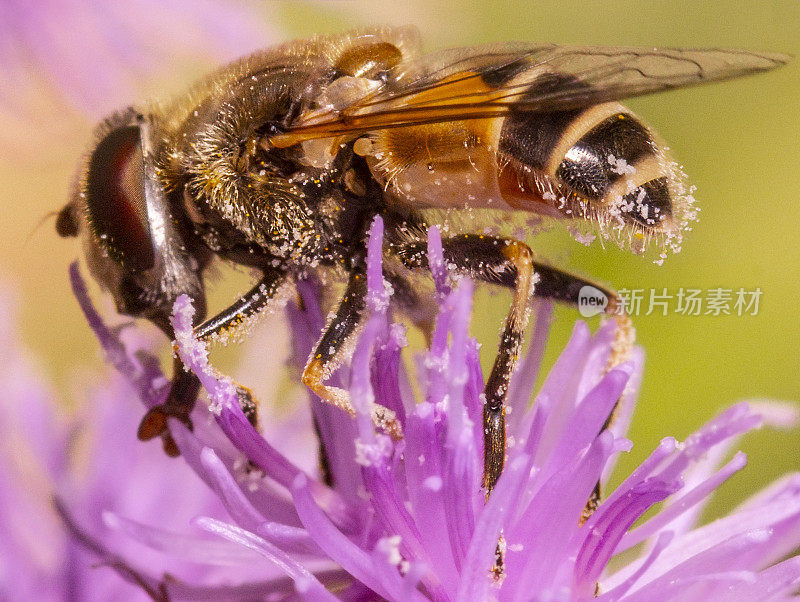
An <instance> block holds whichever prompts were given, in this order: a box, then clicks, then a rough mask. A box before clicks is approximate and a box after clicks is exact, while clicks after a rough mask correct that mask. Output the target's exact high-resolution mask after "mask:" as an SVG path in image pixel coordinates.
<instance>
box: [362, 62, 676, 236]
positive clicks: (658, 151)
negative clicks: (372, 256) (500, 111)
mask: <svg viewBox="0 0 800 602" xmlns="http://www.w3.org/2000/svg"><path fill="white" fill-rule="evenodd" d="M512 77H513V78H514V79H513V80H512V81H511V85H512V87H513V88H515V89H522V90H523V92H521V93H517V96H516V97H515V98H520V99H522V98H525V97H526V96H530V97H532V98H537V97H541V96H543V95H546V94H547V93H549V91H551V90H552V91H553V92H556V93H557V92H558V90H560V89H561V87H563V82H564V78H565V76H561V75H558V74H553V73H542V72H539V73H538V74H532V73H531V72H530V71H528V72H523V73H519V74H512ZM515 80H519V81H515ZM485 85H486V87H487V88H489V89H491V86H492V85H505V86H508V85H509V82H499V83H497V82H486V83H485ZM574 85H575V84H574V82H573V86H574ZM512 100H513V99H512ZM374 142H375V145H374V146H375V150H376V156H377V157H378V158H379V161H378V162H377V163H376V165H375V167H374V169H375V171H376V172H377V173H376V175H378V176H379V177H380V178H382V179H383V180H384V181H386V183H387V185H388V186H390V187H391V188H392V189H393V190H394V191H395V193H396V194H397V196H399V197H400V198H401V199H402V200H404V201H405V202H407V203H408V204H410V205H412V206H416V207H446V208H459V207H465V206H468V207H490V208H497V209H517V210H525V211H535V212H540V213H546V214H550V215H555V216H559V217H565V218H583V219H587V220H592V221H595V222H598V223H599V224H600V225H601V226H602V227H606V226H607V227H608V229H610V230H613V229H616V230H617V231H618V232H620V233H622V234H623V235H626V236H631V237H636V238H645V237H649V235H652V234H659V233H666V234H667V235H669V236H672V235H674V234H678V233H679V230H680V228H681V227H682V225H684V224H685V222H686V214H687V213H688V211H686V202H687V201H686V199H687V198H688V195H686V193H685V189H684V185H683V182H682V181H681V177H682V174H680V171H679V170H678V169H677V167H676V166H675V165H674V164H673V163H671V162H670V161H669V160H668V159H667V158H666V157H665V154H664V151H663V150H662V148H661V147H660V146H659V144H658V143H657V142H656V141H655V139H654V137H653V134H652V132H651V131H650V130H649V129H648V128H647V127H646V126H645V125H643V124H642V122H641V121H640V120H639V119H638V118H637V117H636V116H635V115H633V114H632V113H631V112H630V111H629V110H628V109H626V108H625V107H624V106H623V105H621V104H619V103H616V102H608V103H602V104H598V105H594V106H590V107H586V108H576V109H573V110H565V111H555V112H531V111H514V110H513V109H512V111H511V112H510V113H509V114H508V115H506V116H503V117H497V118H492V119H477V120H465V121H453V122H449V123H443V124H434V125H424V126H414V127H406V128H397V129H388V130H384V131H382V132H378V133H377V134H376V135H375V137H374Z"/></svg>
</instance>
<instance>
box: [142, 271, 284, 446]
mask: <svg viewBox="0 0 800 602" xmlns="http://www.w3.org/2000/svg"><path fill="white" fill-rule="evenodd" d="M285 280H286V278H285V273H283V272H279V271H276V270H270V271H268V272H266V273H265V274H264V276H263V277H262V278H261V280H259V281H258V283H257V284H256V285H255V286H254V287H253V288H252V289H250V290H249V291H248V292H247V293H245V294H244V295H243V296H242V297H240V298H239V299H237V300H236V301H235V302H234V303H233V304H232V305H230V306H229V307H227V308H226V309H224V310H223V311H221V312H220V313H219V314H217V315H216V316H214V317H213V318H210V319H208V320H206V321H205V322H203V323H202V324H200V325H199V326H197V327H196V328H195V329H194V334H195V336H196V337H197V338H198V339H200V340H203V341H205V340H208V339H214V338H217V337H221V336H224V335H225V334H226V333H227V332H228V331H230V330H232V329H234V328H236V327H237V326H240V325H241V324H243V323H244V322H246V321H247V320H249V319H250V318H253V317H254V316H256V315H257V314H258V313H259V312H260V311H262V310H263V309H264V307H266V305H267V304H268V303H269V302H270V301H271V300H272V299H273V297H274V296H275V293H277V291H278V289H279V288H280V286H281V285H282V284H283V283H284V282H285ZM165 322H166V321H165ZM164 328H166V327H164ZM165 331H166V332H168V333H169V334H171V329H170V330H165ZM200 386H201V385H200V381H199V380H198V378H197V376H195V375H194V373H192V372H187V371H186V370H185V369H184V366H183V363H182V362H181V360H180V359H176V360H175V368H174V371H173V376H172V384H171V386H170V390H169V393H168V394H167V399H166V400H165V401H164V403H162V404H159V405H157V406H154V407H152V408H150V410H148V412H147V413H146V414H145V416H144V418H142V422H141V423H140V424H139V430H138V433H137V434H138V437H139V439H141V440H142V441H147V440H149V439H153V438H154V437H158V436H161V437H162V439H163V440H164V450H165V451H166V452H167V454H169V455H171V456H176V455H178V454H179V452H178V449H177V447H176V446H175V442H174V441H173V440H172V437H171V436H170V435H169V431H168V429H167V420H168V419H169V418H177V419H178V420H180V421H181V422H183V423H184V424H185V425H186V426H188V427H189V428H191V426H192V422H191V419H190V417H189V415H190V414H191V412H192V409H193V408H194V404H195V402H196V401H197V395H198V393H199V392H200ZM236 391H237V393H238V394H239V403H240V405H241V406H242V410H243V411H244V413H245V415H246V416H247V419H248V420H249V421H250V423H251V424H252V425H253V426H256V425H257V422H258V414H257V408H256V402H255V399H254V398H253V395H252V393H251V392H250V390H249V389H247V388H246V387H243V386H241V385H237V386H236Z"/></svg>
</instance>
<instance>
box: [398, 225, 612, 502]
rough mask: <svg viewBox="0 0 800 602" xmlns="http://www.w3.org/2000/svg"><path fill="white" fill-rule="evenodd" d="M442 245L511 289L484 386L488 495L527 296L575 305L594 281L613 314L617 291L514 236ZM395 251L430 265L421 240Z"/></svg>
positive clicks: (452, 258)
mask: <svg viewBox="0 0 800 602" xmlns="http://www.w3.org/2000/svg"><path fill="white" fill-rule="evenodd" d="M442 250H443V252H444V259H445V261H446V262H447V263H448V264H450V265H452V266H453V267H454V268H455V269H456V270H458V271H461V272H465V273H466V274H468V275H469V276H470V277H472V278H474V279H476V280H481V281H484V282H487V283H491V284H497V285H500V286H503V287H505V288H509V289H512V290H513V291H514V299H513V301H512V304H511V308H510V310H509V313H508V317H507V318H506V323H505V326H504V328H503V332H502V334H501V337H500V345H499V349H498V353H497V357H496V359H495V362H494V366H493V367H492V371H491V373H490V375H489V379H488V380H487V381H486V386H485V389H484V392H485V397H486V401H485V404H484V414H483V421H484V424H483V426H484V471H483V485H484V487H485V488H486V493H487V496H488V495H489V494H490V493H491V491H492V489H493V488H494V486H495V484H496V483H497V479H499V478H500V474H501V473H502V471H503V466H504V464H505V447H506V444H505V441H506V434H505V408H504V403H505V397H506V394H507V393H508V385H509V380H510V378H511V374H512V372H513V370H514V367H515V366H516V363H517V359H518V356H519V351H520V347H521V344H522V336H523V333H524V331H525V327H526V326H527V323H528V318H529V305H530V303H529V299H530V297H531V296H536V297H542V298H548V299H553V300H556V301H560V302H565V303H571V304H575V305H577V303H578V300H579V295H580V291H581V289H582V288H583V287H584V286H593V287H594V288H596V289H598V290H599V291H601V292H602V293H604V294H605V295H606V296H607V298H608V299H609V303H608V306H607V308H606V312H607V313H613V312H615V311H616V309H617V307H619V301H618V295H617V294H616V293H614V292H613V291H609V290H607V289H604V288H603V287H601V286H599V285H596V284H594V283H592V282H589V281H587V280H583V279H581V278H579V277H577V276H573V275H572V274H569V273H567V272H563V271H561V270H559V269H556V268H553V267H551V266H548V265H546V264H543V263H540V262H537V261H534V259H533V252H532V251H531V249H530V247H528V246H527V245H526V244H525V243H523V242H520V241H517V240H513V239H508V238H499V237H493V236H483V235H478V234H466V235H462V236H456V237H454V238H449V239H445V240H443V241H442ZM393 251H394V253H395V254H396V255H397V256H399V257H400V259H401V261H403V263H404V264H405V265H406V266H407V267H409V268H411V269H425V268H427V267H428V259H427V246H426V244H425V243H421V242H413V243H405V244H400V245H398V246H396V247H395V248H394V249H393ZM534 274H535V275H536V278H534ZM534 280H536V282H535V284H533V283H534ZM619 330H622V329H619ZM620 347H622V346H620Z"/></svg>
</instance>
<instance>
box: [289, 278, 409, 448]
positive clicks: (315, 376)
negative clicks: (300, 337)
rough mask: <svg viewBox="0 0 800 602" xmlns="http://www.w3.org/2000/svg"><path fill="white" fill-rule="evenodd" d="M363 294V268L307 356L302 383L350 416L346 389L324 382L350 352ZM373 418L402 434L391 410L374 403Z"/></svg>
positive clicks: (352, 411)
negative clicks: (313, 348)
mask: <svg viewBox="0 0 800 602" xmlns="http://www.w3.org/2000/svg"><path fill="white" fill-rule="evenodd" d="M366 295H367V277H366V272H365V271H364V270H363V269H361V270H356V271H354V272H353V273H352V274H351V275H350V280H349V282H348V283H347V289H346V291H345V294H344V297H342V300H341V303H340V304H339V308H338V309H337V310H336V313H335V314H334V316H333V318H332V320H331V321H330V322H329V323H328V326H327V328H326V330H325V332H324V333H323V334H322V337H321V338H320V340H319V342H318V343H317V346H316V348H315V350H314V352H313V353H312V354H311V356H310V357H309V360H308V363H307V364H306V367H305V369H304V370H303V376H302V380H303V384H305V385H306V386H307V387H308V388H309V389H311V390H312V391H313V392H314V393H316V395H317V396H318V397H319V398H320V399H321V400H322V401H324V402H326V403H329V404H331V405H334V406H336V407H337V408H339V409H341V410H344V411H345V412H347V413H348V414H350V415H351V416H355V414H356V411H355V408H354V407H353V404H352V403H351V402H350V395H349V394H348V392H347V391H345V390H344V389H340V388H339V387H334V386H331V385H326V384H325V381H326V380H327V379H328V378H329V377H330V376H331V374H332V373H333V371H334V370H335V369H336V368H337V366H338V361H339V359H340V358H341V357H342V356H343V355H346V354H347V353H348V352H349V351H350V349H349V348H350V347H351V346H352V345H353V344H354V342H355V338H356V336H355V335H356V334H357V332H358V330H359V327H360V326H361V325H362V323H363V321H364V318H365V314H366ZM372 420H373V422H374V423H375V425H376V426H378V427H379V428H381V429H382V430H384V431H385V432H386V433H388V434H389V435H391V436H392V437H393V438H394V439H400V438H401V437H402V427H401V426H400V422H399V421H398V420H397V417H396V416H395V413H394V412H392V411H391V410H390V409H388V408H385V407H383V406H381V405H378V404H374V405H373V408H372Z"/></svg>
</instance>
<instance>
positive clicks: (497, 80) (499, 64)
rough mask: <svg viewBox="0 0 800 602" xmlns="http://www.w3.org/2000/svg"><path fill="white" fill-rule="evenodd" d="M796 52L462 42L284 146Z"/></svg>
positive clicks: (713, 72)
mask: <svg viewBox="0 0 800 602" xmlns="http://www.w3.org/2000/svg"><path fill="white" fill-rule="evenodd" d="M790 59H791V57H790V56H788V55H784V54H777V53H767V52H753V51H749V50H725V49H718V50H699V49H697V50H695V49H668V48H625V47H605V46H559V45H553V44H550V45H529V44H502V45H493V46H485V47H475V48H458V49H450V50H445V51H442V52H439V53H434V54H431V55H426V56H423V57H421V58H420V59H417V60H415V61H412V62H408V63H404V64H401V65H399V66H398V67H396V68H395V69H394V70H393V71H392V72H391V73H390V74H389V77H388V78H387V81H386V83H385V84H382V85H380V86H378V87H377V88H376V89H373V90H371V91H370V92H368V93H366V94H365V95H363V96H362V97H360V98H359V99H358V100H356V101H354V102H352V103H351V104H349V105H348V106H346V107H333V106H328V107H321V108H319V109H317V110H315V111H313V112H311V113H309V114H307V115H305V116H303V117H302V118H301V119H299V120H298V121H296V122H295V123H294V124H292V125H291V126H290V127H289V128H288V130H287V131H286V132H285V133H284V134H281V135H278V136H276V137H275V138H274V139H273V142H274V143H275V145H276V146H289V145H290V144H295V143H296V142H300V141H302V140H307V139H312V138H326V137H330V136H337V135H343V134H357V133H359V132H368V131H371V130H378V129H384V128H392V127H404V126H410V125H422V124H427V123H441V122H447V121H453V120H463V119H481V118H489V117H499V116H503V115H505V114H507V113H508V112H510V111H544V112H547V111H557V110H566V109H574V108H578V107H585V106H589V105H593V104H597V103H601V102H606V101H610V100H618V99H622V98H628V97H632V96H639V95H642V94H650V93H652V92H658V91H661V90H667V89H670V88H677V87H682V86H690V85H694V84H701V83H705V82H711V81H719V80H724V79H730V78H734V77H740V76H743V75H748V74H751V73H757V72H760V71H767V70H769V69H774V68H776V67H779V66H781V65H784V64H785V63H787V62H788V61H789V60H790Z"/></svg>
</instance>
